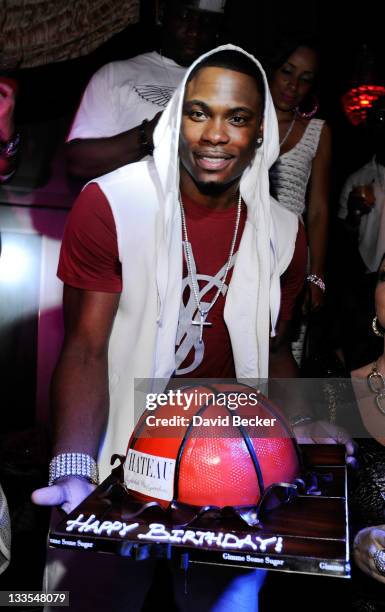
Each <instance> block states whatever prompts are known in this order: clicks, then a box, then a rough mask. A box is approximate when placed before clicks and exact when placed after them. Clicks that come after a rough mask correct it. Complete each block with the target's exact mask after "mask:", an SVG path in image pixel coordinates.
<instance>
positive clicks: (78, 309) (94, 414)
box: [32, 285, 120, 512]
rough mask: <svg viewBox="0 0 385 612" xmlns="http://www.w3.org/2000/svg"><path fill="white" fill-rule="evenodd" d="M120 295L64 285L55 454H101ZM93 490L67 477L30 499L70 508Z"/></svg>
mask: <svg viewBox="0 0 385 612" xmlns="http://www.w3.org/2000/svg"><path fill="white" fill-rule="evenodd" d="M119 297H120V295H119V294H117V293H102V292H97V291H84V290H81V289H75V288H73V287H69V286H67V285H66V286H65V289H64V320H65V339H64V344H63V348H62V352H61V355H60V358H59V362H58V365H57V367H56V370H55V373H54V376H53V380H52V385H51V401H52V408H53V454H54V456H55V455H57V454H59V453H68V452H80V453H86V454H88V455H91V456H92V457H94V458H96V456H97V451H98V447H99V442H100V439H101V437H102V435H103V433H104V430H105V427H106V423H107V418H108V402H109V396H108V344H109V337H110V333H111V329H112V324H113V321H114V318H115V314H116V310H117V307H118V304H119ZM92 488H93V487H92V485H90V483H88V482H87V481H86V480H83V479H79V478H77V477H66V478H61V479H60V480H58V481H57V483H56V484H55V485H54V486H52V487H46V488H44V489H39V490H37V491H35V492H34V493H33V497H32V499H33V501H34V502H35V503H37V504H43V505H45V504H46V505H61V506H62V508H63V509H64V510H66V511H67V512H69V511H71V510H72V509H73V508H74V507H76V506H77V505H78V504H79V503H80V502H81V501H82V499H84V498H85V497H86V496H87V495H88V494H89V493H90V492H91V490H92Z"/></svg>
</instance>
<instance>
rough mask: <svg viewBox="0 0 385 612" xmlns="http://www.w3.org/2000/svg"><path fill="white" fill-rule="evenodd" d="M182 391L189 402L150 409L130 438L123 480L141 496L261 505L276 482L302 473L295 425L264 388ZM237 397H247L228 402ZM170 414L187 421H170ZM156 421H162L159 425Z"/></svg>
mask: <svg viewBox="0 0 385 612" xmlns="http://www.w3.org/2000/svg"><path fill="white" fill-rule="evenodd" d="M182 392H183V394H185V396H184V404H183V405H178V406H175V405H170V403H168V404H167V405H164V406H158V407H157V408H156V410H155V411H152V412H151V413H149V411H147V410H146V411H145V414H144V415H143V416H142V418H141V420H140V421H139V423H138V425H137V427H136V428H135V431H134V433H133V434H132V436H131V439H130V442H129V445H128V454H127V458H126V466H127V467H129V468H130V470H131V471H130V472H129V475H128V477H126V468H125V480H126V486H127V487H128V489H129V490H130V492H131V493H133V494H134V495H135V496H136V497H137V498H138V499H141V500H143V501H149V500H156V501H158V502H159V503H160V504H161V505H162V506H163V507H165V508H167V507H168V506H169V504H170V501H171V499H173V500H176V501H179V502H181V503H185V504H190V505H192V506H207V505H210V506H219V507H224V506H244V505H255V504H257V503H258V501H259V500H260V497H261V495H262V494H263V492H264V491H265V490H266V489H267V487H269V486H270V485H271V484H274V483H292V482H293V481H294V480H295V479H296V478H297V477H298V476H299V472H300V462H299V454H298V450H297V446H296V442H295V440H294V439H293V438H292V436H291V432H290V428H289V426H288V425H287V423H286V421H285V418H284V417H283V415H282V413H281V412H280V410H279V409H278V408H277V407H275V406H274V405H273V404H272V403H271V402H270V401H269V400H268V399H267V398H266V397H265V396H263V395H262V394H261V393H258V392H257V391H256V390H255V389H252V388H251V387H247V386H243V385H235V384H233V385H229V384H213V385H209V386H205V387H189V388H185V389H183V390H182ZM186 397H188V398H189V399H188V400H186ZM235 397H236V398H241V397H242V405H241V404H239V405H236V404H237V400H234V399H233V401H232V402H230V401H229V400H230V399H232V398H235ZM202 398H203V401H202ZM207 398H208V401H205V400H206V399H207ZM213 398H214V399H213ZM195 400H197V401H195ZM219 400H221V401H220V402H219ZM187 401H189V402H191V403H190V405H189V406H188V410H187V409H186V410H184V408H186V407H187ZM223 402H227V406H226V405H223ZM218 403H220V405H218ZM230 403H231V405H232V406H235V405H236V408H233V409H230V408H229V404H230ZM149 416H150V418H149ZM172 417H175V419H174V421H175V420H176V419H177V417H179V419H181V418H182V417H184V418H185V421H184V422H183V424H180V426H177V427H175V426H170V425H169V423H170V422H171V421H170V419H171V418H172ZM199 417H200V418H199ZM226 417H227V418H226ZM156 419H162V421H157V423H158V424H157V425H154V423H155V422H156ZM203 419H204V420H203ZM234 419H235V420H236V423H234ZM268 421H269V423H270V424H269V425H267V423H268ZM193 422H195V423H196V424H195V425H194V424H193ZM250 422H251V423H252V424H250ZM145 476H147V478H144V477H145ZM167 479H168V483H166V484H165V485H164V482H163V481H164V480H167ZM170 480H171V481H170ZM148 481H149V482H150V484H147V483H148ZM138 483H139V484H138ZM158 483H159V486H158ZM161 491H162V492H161ZM165 491H166V492H165Z"/></svg>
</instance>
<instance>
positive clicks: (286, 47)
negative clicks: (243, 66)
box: [262, 32, 321, 78]
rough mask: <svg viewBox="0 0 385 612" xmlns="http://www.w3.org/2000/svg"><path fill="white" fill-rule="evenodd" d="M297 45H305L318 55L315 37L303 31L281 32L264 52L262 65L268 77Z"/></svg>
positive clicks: (318, 49) (318, 47)
mask: <svg viewBox="0 0 385 612" xmlns="http://www.w3.org/2000/svg"><path fill="white" fill-rule="evenodd" d="M298 47H306V48H307V49H311V50H312V51H314V52H315V53H316V55H317V56H318V58H319V57H320V54H321V52H320V45H319V43H318V41H317V39H316V38H315V37H313V36H312V35H310V34H307V33H305V32H291V33H288V34H282V36H280V37H279V38H278V39H277V40H276V41H275V42H274V44H273V45H272V46H271V47H270V48H269V49H268V50H267V51H266V53H264V57H263V62H262V64H263V66H264V68H265V70H266V72H267V75H268V78H271V77H272V75H273V74H274V72H275V71H276V70H278V68H280V67H281V66H282V65H283V64H284V63H285V62H286V61H287V60H288V58H289V57H290V56H291V55H292V54H293V53H294V51H295V50H296V49H298Z"/></svg>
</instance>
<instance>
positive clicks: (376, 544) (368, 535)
mask: <svg viewBox="0 0 385 612" xmlns="http://www.w3.org/2000/svg"><path fill="white" fill-rule="evenodd" d="M382 549H384V552H385V525H376V526H375V527H366V529H361V531H359V532H358V533H357V535H356V537H355V538H354V543H353V555H354V560H355V562H356V563H357V565H358V567H359V568H360V569H361V570H362V571H363V572H365V574H367V575H368V576H371V577H372V578H374V579H375V580H378V582H382V583H383V584H385V573H381V572H379V571H378V569H377V567H376V565H375V563H374V559H373V555H374V553H375V552H376V551H378V550H382Z"/></svg>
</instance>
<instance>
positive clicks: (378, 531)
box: [350, 257, 385, 612]
mask: <svg viewBox="0 0 385 612" xmlns="http://www.w3.org/2000/svg"><path fill="white" fill-rule="evenodd" d="M375 310H376V316H375V318H374V319H373V323H372V327H373V331H374V333H375V334H376V335H381V336H384V335H385V257H383V259H382V262H381V264H380V269H379V272H378V281H377V286H376V292H375ZM352 383H353V388H354V392H355V396H356V399H357V404H358V408H359V412H360V415H361V419H362V422H363V425H364V427H365V430H366V432H367V436H368V437H367V438H363V439H359V440H357V442H358V452H357V460H358V465H359V468H358V470H357V474H356V476H355V479H354V482H353V487H352V492H351V495H350V497H351V509H352V513H353V519H354V521H355V523H356V529H357V528H358V529H359V528H361V529H360V530H359V531H358V533H357V535H356V536H355V538H354V546H353V548H354V560H355V562H356V563H357V565H358V567H359V568H360V569H361V570H362V571H363V572H364V573H365V574H366V575H367V576H370V578H371V579H374V580H368V579H365V576H363V575H362V574H361V575H357V576H356V579H357V581H356V582H354V581H353V586H354V585H355V587H356V588H355V602H354V610H360V611H365V612H367V611H369V612H377V611H378V610H385V343H384V346H383V350H382V354H381V355H380V356H379V357H378V358H377V360H376V361H374V362H371V363H369V364H368V365H365V366H363V367H362V368H359V369H357V370H354V371H353V372H352Z"/></svg>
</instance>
